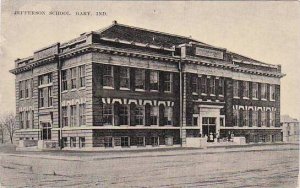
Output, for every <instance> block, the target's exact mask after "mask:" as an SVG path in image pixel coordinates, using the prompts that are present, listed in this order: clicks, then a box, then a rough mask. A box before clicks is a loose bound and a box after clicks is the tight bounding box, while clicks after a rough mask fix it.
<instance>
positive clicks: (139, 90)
mask: <svg viewBox="0 0 300 188" xmlns="http://www.w3.org/2000/svg"><path fill="white" fill-rule="evenodd" d="M135 91H142V92H144V91H145V90H144V89H135Z"/></svg>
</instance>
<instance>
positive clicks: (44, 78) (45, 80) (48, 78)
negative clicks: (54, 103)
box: [38, 73, 52, 86]
mask: <svg viewBox="0 0 300 188" xmlns="http://www.w3.org/2000/svg"><path fill="white" fill-rule="evenodd" d="M38 80H39V86H41V85H44V84H50V83H52V73H48V74H44V75H41V76H39V78H38Z"/></svg>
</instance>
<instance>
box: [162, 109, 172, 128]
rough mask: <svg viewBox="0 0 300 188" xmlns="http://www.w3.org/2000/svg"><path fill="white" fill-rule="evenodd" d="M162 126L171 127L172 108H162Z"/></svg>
mask: <svg viewBox="0 0 300 188" xmlns="http://www.w3.org/2000/svg"><path fill="white" fill-rule="evenodd" d="M164 125H165V126H173V107H171V106H165V108H164Z"/></svg>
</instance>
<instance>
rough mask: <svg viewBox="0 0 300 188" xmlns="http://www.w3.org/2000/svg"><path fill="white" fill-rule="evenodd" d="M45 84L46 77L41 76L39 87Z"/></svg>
mask: <svg viewBox="0 0 300 188" xmlns="http://www.w3.org/2000/svg"><path fill="white" fill-rule="evenodd" d="M43 84H45V81H44V76H39V86H40V85H43Z"/></svg>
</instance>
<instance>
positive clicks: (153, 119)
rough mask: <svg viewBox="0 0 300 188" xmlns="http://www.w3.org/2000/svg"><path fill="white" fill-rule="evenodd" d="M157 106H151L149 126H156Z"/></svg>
mask: <svg viewBox="0 0 300 188" xmlns="http://www.w3.org/2000/svg"><path fill="white" fill-rule="evenodd" d="M158 112H159V110H158V106H151V108H150V123H151V125H158Z"/></svg>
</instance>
